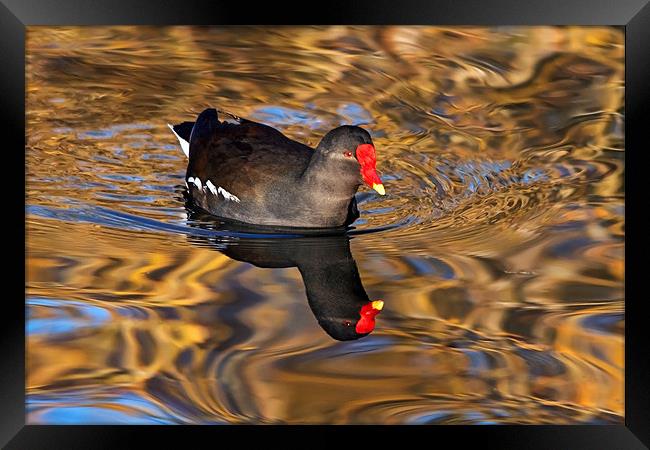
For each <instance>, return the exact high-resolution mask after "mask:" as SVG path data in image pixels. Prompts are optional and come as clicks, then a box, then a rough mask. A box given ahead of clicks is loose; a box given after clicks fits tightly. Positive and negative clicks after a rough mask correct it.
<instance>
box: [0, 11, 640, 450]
mask: <svg viewBox="0 0 650 450" xmlns="http://www.w3.org/2000/svg"><path fill="white" fill-rule="evenodd" d="M274 23H275V24H384V23H390V24H400V25H402V24H403V25H408V24H420V25H425V24H431V25H486V26H491V25H610V26H620V27H623V28H624V30H625V44H626V59H625V64H626V73H625V115H626V126H625V138H626V139H625V141H626V152H625V168H626V171H625V174H626V176H625V184H626V186H625V192H626V241H627V242H626V246H625V250H626V251H625V261H626V272H625V273H626V282H625V292H626V302H625V324H626V330H625V425H620V426H614V425H584V426H453V427H449V426H446V427H406V426H393V427H377V426H372V427H356V426H349V427H324V426H310V427H278V426H265V427H254V426H246V427H244V426H233V427H191V428H188V426H177V427H171V426H156V427H141V426H128V427H124V426H73V427H71V426H44V425H25V305H24V303H23V301H24V300H23V299H21V298H19V294H18V293H16V295H14V290H13V289H11V290H9V291H7V293H8V294H9V295H7V294H5V296H4V297H5V298H4V305H3V307H4V311H3V312H4V320H3V325H2V328H0V336H1V343H2V347H1V348H2V356H1V357H0V360H1V361H2V366H1V368H0V380H1V381H0V411H1V413H0V416H1V417H2V420H1V421H0V445H3V446H6V447H5V448H10V449H38V448H83V449H88V448H134V447H136V446H138V445H137V443H138V440H139V441H140V442H141V443H151V436H152V435H153V436H155V437H157V438H159V439H162V440H161V441H159V442H163V443H167V444H172V443H175V442H177V443H179V444H181V445H192V447H196V446H197V445H198V444H197V442H199V441H197V439H208V440H207V441H205V442H211V444H209V445H216V443H217V442H223V439H226V438H236V439H238V440H240V441H241V440H243V439H248V438H264V439H267V438H277V439H279V440H284V441H287V440H288V437H289V436H290V437H291V439H290V441H291V442H301V441H302V442H303V443H305V440H306V439H309V442H313V439H314V437H312V436H311V435H312V434H319V435H320V438H321V439H323V442H326V441H331V442H336V441H337V440H341V439H344V442H345V444H344V445H345V446H348V445H355V444H354V443H352V442H351V441H352V439H353V438H354V437H356V436H354V437H353V436H352V434H355V435H356V434H357V432H358V437H359V439H360V441H359V442H365V443H364V444H363V445H364V446H370V445H374V444H375V442H379V441H380V440H382V438H384V437H385V435H386V434H389V433H390V434H393V435H396V436H394V437H397V438H398V439H403V440H404V442H405V443H409V442H415V439H425V440H429V441H428V442H430V444H431V445H438V444H437V443H441V442H444V441H441V439H444V440H449V441H448V442H453V445H454V447H457V446H458V445H459V444H460V446H461V447H462V446H464V445H465V444H468V443H474V444H476V445H479V446H483V447H485V446H487V447H488V448H500V449H503V448H518V449H523V448H526V449H538V448H539V449H542V448H544V449H546V448H549V449H550V448H553V449H554V448H566V449H582V448H584V449H596V448H604V449H636V448H647V446H650V427H649V426H648V424H650V417H649V415H648V406H649V405H650V390H649V388H648V380H650V372H649V371H648V360H649V359H650V358H648V351H647V348H648V347H646V346H645V345H644V344H643V340H642V336H644V335H645V333H644V323H643V321H644V320H645V318H646V315H644V314H643V313H642V308H643V303H644V302H645V298H644V296H642V295H641V293H642V292H643V291H642V288H643V285H642V279H643V278H642V277H643V271H644V264H643V263H642V262H641V261H642V260H641V255H642V254H643V253H647V251H646V250H647V246H646V245H645V242H641V238H642V237H643V234H644V229H645V227H644V225H643V224H644V221H643V212H644V211H643V205H644V192H643V190H642V189H643V184H642V183H643V181H642V180H643V178H642V177H643V172H642V171H643V170H644V169H643V160H642V155H643V152H644V150H647V149H645V148H644V147H647V144H646V142H647V137H646V138H645V139H644V126H645V128H647V126H648V125H647V124H648V110H649V109H650V107H649V106H648V105H649V104H650V83H649V81H650V4H649V0H617V1H612V0H554V1H548V0H547V1H539V0H538V1H526V2H524V1H522V0H490V1H481V0H438V1H428V2H427V1H414V0H400V1H398V2H396V1H394V0H375V1H371V0H364V1H341V0H331V1H328V2H326V3H325V2H323V3H321V4H319V3H318V2H314V3H309V4H307V3H306V2H301V3H284V4H279V3H278V2H238V1H237V0H227V1H216V0H212V1H210V0H160V1H152V0H147V1H135V0H102V1H99V0H51V1H46V0H0V61H1V62H2V66H3V67H2V69H1V70H0V80H1V81H0V99H1V101H2V108H0V118H1V119H0V123H1V124H2V136H3V139H2V143H3V144H4V145H3V146H2V149H3V153H2V155H3V158H5V161H7V160H8V161H7V164H6V165H5V167H6V170H5V175H6V174H9V175H11V179H10V180H5V188H4V189H5V192H4V194H5V195H4V196H3V200H4V203H5V204H4V208H3V211H4V213H5V220H4V224H5V226H6V227H5V229H6V231H5V237H6V241H5V242H6V243H9V244H11V245H10V247H12V249H11V250H12V252H15V253H16V257H13V256H14V255H13V254H11V253H10V254H9V255H7V258H5V262H6V264H5V266H4V270H3V272H4V275H5V279H6V280H7V281H8V282H9V283H7V285H11V286H18V285H19V283H20V280H21V279H25V266H24V265H23V266H21V265H20V264H19V263H18V262H17V261H20V260H21V258H20V256H21V255H22V257H23V258H24V257H25V247H24V246H23V247H22V248H21V245H20V244H19V242H20V237H23V239H24V238H25V202H24V200H25V197H24V195H25V190H24V189H25V173H24V172H22V171H20V170H17V169H16V168H18V167H22V166H23V163H24V161H25V159H24V157H25V155H24V152H23V151H21V150H20V149H21V148H23V149H24V148H25V102H24V100H25V36H26V27H27V26H35V25H50V26H51V25H109V24H122V25H145V24H146V25H203V24H214V25H221V24H260V25H269V24H274ZM21 202H22V204H21ZM644 251H645V252H644ZM23 261H24V260H23ZM635 262H637V263H636V264H635ZM16 289H17V290H19V292H20V291H22V292H23V294H24V288H22V289H21V288H16ZM369 429H372V430H369ZM307 433H309V434H310V436H309V437H308V436H307ZM398 442H399V441H398ZM423 442H427V441H423ZM190 443H191V444H190ZM177 445H178V444H177ZM335 445H336V444H335ZM338 445H340V444H338ZM407 445H408V444H407ZM418 445H419V444H418ZM445 445H450V444H445Z"/></svg>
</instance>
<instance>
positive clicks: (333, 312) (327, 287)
mask: <svg viewBox="0 0 650 450" xmlns="http://www.w3.org/2000/svg"><path fill="white" fill-rule="evenodd" d="M188 214H189V216H188V218H189V221H188V223H189V224H190V225H191V226H193V227H201V228H203V229H209V230H212V231H216V232H220V233H219V234H217V233H215V235H214V236H204V235H196V236H194V235H192V236H191V237H190V239H191V240H192V241H194V242H195V243H197V244H199V245H201V246H206V244H207V245H208V246H210V247H211V248H214V249H216V250H218V251H219V252H221V253H223V254H225V255H226V256H228V257H230V258H232V259H235V260H237V261H242V262H246V263H249V264H253V265H255V266H257V267H263V268H286V267H296V268H297V269H298V270H299V271H300V274H301V276H302V280H303V282H304V285H305V293H306V294H307V301H308V303H309V307H310V308H311V310H312V312H313V314H314V316H315V317H316V319H317V321H318V323H319V324H320V326H321V327H322V328H323V329H324V330H325V331H326V332H327V334H328V335H330V336H331V337H332V338H334V339H336V340H339V341H347V340H354V339H359V338H362V337H364V336H367V335H368V334H370V333H371V332H372V331H373V330H374V328H375V317H376V316H377V314H379V312H380V311H381V310H382V308H383V306H384V302H383V301H381V300H375V301H371V300H370V299H369V298H368V294H367V293H366V291H365V289H364V287H363V284H362V283H361V278H360V276H359V271H358V269H357V265H356V262H355V261H354V258H353V257H352V253H351V252H350V238H349V237H348V236H347V235H346V234H344V233H332V234H325V235H323V234H318V235H316V234H313V235H309V234H305V235H301V236H300V237H295V235H293V236H288V237H278V235H277V234H268V236H269V237H265V236H264V234H267V233H270V232H271V229H269V228H261V227H254V226H247V225H242V224H237V223H234V222H229V221H219V220H214V218H213V217H212V216H210V215H207V214H205V213H202V212H197V211H195V210H193V209H190V208H188ZM273 230H275V229H273ZM224 233H225V234H224ZM312 233H313V232H312ZM231 234H235V235H237V238H236V239H234V240H233V239H232V238H231V237H230V238H229V237H228V236H230V235H231ZM224 236H225V237H224ZM245 236H252V237H245Z"/></svg>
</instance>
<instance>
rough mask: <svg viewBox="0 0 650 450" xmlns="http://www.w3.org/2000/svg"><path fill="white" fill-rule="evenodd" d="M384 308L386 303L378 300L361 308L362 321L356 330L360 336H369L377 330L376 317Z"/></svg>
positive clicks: (360, 320) (358, 323)
mask: <svg viewBox="0 0 650 450" xmlns="http://www.w3.org/2000/svg"><path fill="white" fill-rule="evenodd" d="M383 308H384V302H383V301H381V300H376V301H374V302H369V303H366V304H365V305H363V306H362V307H361V311H359V314H360V315H361V319H359V321H358V322H357V326H356V327H355V330H356V332H357V333H359V334H367V333H370V332H372V330H374V329H375V316H376V315H377V314H379V312H380V311H381V310H382V309H383Z"/></svg>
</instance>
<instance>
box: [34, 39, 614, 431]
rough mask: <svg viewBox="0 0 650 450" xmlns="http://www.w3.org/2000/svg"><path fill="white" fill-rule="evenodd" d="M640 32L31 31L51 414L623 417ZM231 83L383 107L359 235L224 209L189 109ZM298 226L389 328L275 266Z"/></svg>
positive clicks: (293, 110) (227, 99) (231, 98)
mask: <svg viewBox="0 0 650 450" xmlns="http://www.w3.org/2000/svg"><path fill="white" fill-rule="evenodd" d="M623 55H624V49H623V33H622V31H620V30H618V29H614V28H597V27H577V28H576V27H557V28H554V27H523V28H513V27H499V28H493V29H486V28H432V27H402V28H400V27H327V28H310V27H279V28H275V29H269V28H254V27H219V28H207V27H194V28H192V27H77V28H75V27H65V28H46V27H31V28H29V30H28V37H27V61H28V67H27V122H28V130H27V149H26V172H27V198H26V213H27V223H26V227H27V263H26V264H27V274H28V281H27V286H26V291H27V292H26V309H27V317H28V322H27V328H26V332H27V389H28V422H29V423H33V424H36V423H39V424H47V423H51V424H75V423H130V424H176V423H200V424H221V423H281V424H291V423H394V424H397V423H406V424H433V423H436V424H438V423H439V424H494V423H496V424H499V423H525V424H528V423H546V424H572V423H622V422H623V410H624V405H623V374H624V367H623V335H624V314H623V313H624V293H623V280H624V261H623V252H624V246H623V245H624V244H623V242H624V212H625V211H624V188H623V177H624V164H623V162H624V146H623V128H624V127H623V125H624V104H623V93H624V85H623V74H624V66H623ZM206 107H218V108H220V109H224V110H226V111H231V112H233V113H235V114H237V115H239V116H242V117H247V118H250V119H252V120H257V121H261V122H264V123H267V124H269V125H272V126H274V127H276V128H277V129H279V130H281V131H282V132H283V133H285V134H286V135H288V136H290V137H292V138H294V139H297V140H301V141H303V142H306V143H308V144H310V145H312V146H314V145H316V144H317V143H318V141H319V139H320V138H321V137H322V135H323V134H325V133H326V132H327V131H328V130H330V129H331V128H334V127H336V126H338V125H340V124H357V125H361V126H363V127H365V128H366V129H367V130H368V131H369V132H370V133H371V135H372V137H373V141H374V142H375V144H376V147H377V152H378V170H379V172H380V175H381V177H382V180H383V181H384V184H385V186H386V192H387V195H386V196H385V197H382V196H379V195H377V194H376V193H375V192H374V191H370V190H368V189H366V188H362V189H361V190H360V191H359V193H358V194H357V200H358V202H359V208H360V210H361V217H360V219H359V220H358V221H357V222H356V223H355V224H354V225H353V228H352V229H351V230H350V231H349V233H348V237H347V238H345V239H343V240H340V239H335V240H334V241H335V244H331V242H333V241H332V240H331V239H330V240H327V239H324V240H322V241H319V240H316V241H314V240H309V239H308V240H306V241H305V240H304V238H297V237H296V236H291V235H286V236H272V237H269V236H258V235H256V234H255V233H240V232H237V231H233V230H231V229H228V227H226V229H224V228H223V227H221V228H220V227H214V226H212V225H210V224H209V223H207V222H206V220H205V219H201V218H196V217H194V216H192V215H191V214H188V211H187V210H186V208H185V204H184V199H183V192H184V190H185V185H184V182H183V181H184V174H185V167H186V160H185V157H184V155H183V153H182V152H181V150H180V148H179V146H178V144H177V141H176V140H175V138H174V136H173V135H172V134H171V133H170V131H169V129H168V128H167V125H166V124H167V123H178V122H181V121H184V120H194V118H195V117H196V115H197V114H198V113H199V112H201V111H202V110H203V109H204V108H206ZM292 239H298V240H296V241H292ZM300 239H303V240H300ZM291 242H293V243H291ZM327 242H329V244H328V243H327ZM292 245H293V246H294V247H291V248H299V249H302V250H300V251H299V253H300V254H303V253H304V251H308V250H309V249H310V248H314V254H318V255H321V256H319V258H323V261H326V260H327V259H328V258H329V256H327V255H328V254H334V253H336V252H343V253H340V254H342V255H348V254H349V255H351V257H352V258H353V265H354V267H356V268H357V269H358V273H359V275H360V279H361V282H362V283H363V288H364V289H365V292H367V295H368V296H369V298H370V299H372V300H374V299H383V300H384V302H385V307H384V310H383V311H382V312H381V314H380V315H379V316H378V317H377V324H376V328H375V330H374V332H373V333H372V334H370V335H368V336H366V337H364V338H362V339H359V340H353V341H338V340H336V339H333V338H332V337H331V336H330V335H328V334H327V333H326V332H325V331H324V329H323V328H322V327H321V326H319V323H318V320H317V317H316V315H315V313H314V312H313V311H312V309H311V307H310V303H309V302H308V299H307V295H308V292H307V293H306V287H305V283H304V281H303V277H302V276H301V271H300V270H298V269H297V268H296V267H295V266H291V267H260V265H259V264H257V265H256V264H255V263H254V262H255V261H253V263H251V260H250V258H251V256H250V255H251V252H253V253H255V254H256V255H258V256H259V254H264V255H277V254H279V253H281V252H282V251H286V249H287V246H292ZM327 245H334V246H335V249H334V250H332V252H330V253H328V252H327V251H325V250H327V249H328V247H326V246H327ZM309 246H313V247H309ZM251 249H252V250H251ZM305 249H306V250H305ZM301 252H302V253H301ZM346 252H349V253H346ZM229 255H230V256H229ZM233 255H234V256H239V257H233ZM242 255H243V256H242ZM345 257H346V258H347V256H345ZM313 260H314V261H318V259H317V258H316V257H314V258H313ZM258 262H259V261H258Z"/></svg>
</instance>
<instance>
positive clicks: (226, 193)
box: [217, 186, 239, 203]
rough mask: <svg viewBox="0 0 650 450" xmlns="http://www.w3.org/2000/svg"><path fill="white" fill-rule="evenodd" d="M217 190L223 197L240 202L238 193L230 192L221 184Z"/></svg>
mask: <svg viewBox="0 0 650 450" xmlns="http://www.w3.org/2000/svg"><path fill="white" fill-rule="evenodd" d="M217 192H219V193H220V194H221V195H223V197H224V198H225V199H226V200H231V201H233V202H237V203H239V198H237V196H236V195H232V194H231V193H230V192H228V191H227V190H225V189H224V188H222V187H221V186H219V188H218V189H217Z"/></svg>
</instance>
